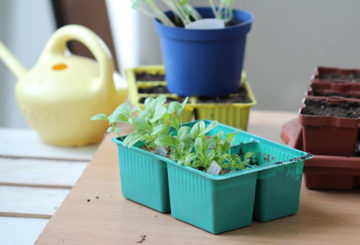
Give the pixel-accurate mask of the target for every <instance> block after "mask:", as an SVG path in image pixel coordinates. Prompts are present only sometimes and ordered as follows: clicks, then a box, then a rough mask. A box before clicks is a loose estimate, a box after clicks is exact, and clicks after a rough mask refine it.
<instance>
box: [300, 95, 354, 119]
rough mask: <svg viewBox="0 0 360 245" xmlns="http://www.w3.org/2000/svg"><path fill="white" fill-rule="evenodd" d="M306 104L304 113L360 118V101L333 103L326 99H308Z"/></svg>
mask: <svg viewBox="0 0 360 245" xmlns="http://www.w3.org/2000/svg"><path fill="white" fill-rule="evenodd" d="M305 105H306V107H305V108H304V109H303V110H302V114H304V115H318V116H332V117H344V118H360V103H358V102H342V103H336V104H332V103H330V102H329V101H325V100H310V99H307V100H306V101H305Z"/></svg>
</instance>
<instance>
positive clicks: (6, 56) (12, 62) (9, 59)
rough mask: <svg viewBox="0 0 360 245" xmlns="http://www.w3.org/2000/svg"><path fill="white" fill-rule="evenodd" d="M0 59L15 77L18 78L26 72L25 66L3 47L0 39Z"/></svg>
mask: <svg viewBox="0 0 360 245" xmlns="http://www.w3.org/2000/svg"><path fill="white" fill-rule="evenodd" d="M0 60H2V61H3V62H4V64H5V65H6V66H7V67H8V69H9V70H10V71H11V72H12V73H13V74H14V75H15V76H16V78H17V79H20V78H21V77H22V76H23V75H24V74H25V73H26V69H25V67H24V66H23V65H21V64H20V62H19V61H18V60H17V59H16V58H15V56H14V55H13V54H12V53H11V52H10V51H9V50H8V49H7V48H6V47H5V45H4V44H3V43H2V42H1V41H0Z"/></svg>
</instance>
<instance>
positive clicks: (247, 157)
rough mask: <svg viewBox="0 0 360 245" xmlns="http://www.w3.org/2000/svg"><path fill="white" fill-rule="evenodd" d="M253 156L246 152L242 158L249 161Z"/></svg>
mask: <svg viewBox="0 0 360 245" xmlns="http://www.w3.org/2000/svg"><path fill="white" fill-rule="evenodd" d="M253 156H254V152H246V153H245V156H244V158H245V159H249V158H252V157H253Z"/></svg>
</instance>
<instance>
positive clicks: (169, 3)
mask: <svg viewBox="0 0 360 245" xmlns="http://www.w3.org/2000/svg"><path fill="white" fill-rule="evenodd" d="M162 1H163V2H164V3H165V4H166V5H167V6H168V7H169V8H170V9H171V10H172V11H173V13H174V16H175V18H176V17H178V18H180V20H181V22H182V23H183V24H184V25H185V23H186V20H185V18H184V16H183V15H182V13H181V12H180V11H179V10H178V9H177V7H176V5H175V3H174V2H173V1H172V0H162Z"/></svg>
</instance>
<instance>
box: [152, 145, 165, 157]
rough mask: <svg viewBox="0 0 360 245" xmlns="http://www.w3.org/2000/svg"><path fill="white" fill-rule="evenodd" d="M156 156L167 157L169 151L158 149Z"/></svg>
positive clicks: (162, 148)
mask: <svg viewBox="0 0 360 245" xmlns="http://www.w3.org/2000/svg"><path fill="white" fill-rule="evenodd" d="M154 153H155V154H157V155H159V156H162V157H166V155H167V154H168V152H167V150H166V149H165V148H164V147H161V146H159V147H158V148H156V150H155V152H154Z"/></svg>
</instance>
